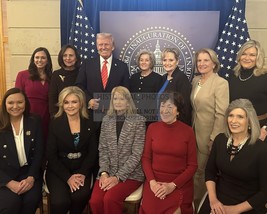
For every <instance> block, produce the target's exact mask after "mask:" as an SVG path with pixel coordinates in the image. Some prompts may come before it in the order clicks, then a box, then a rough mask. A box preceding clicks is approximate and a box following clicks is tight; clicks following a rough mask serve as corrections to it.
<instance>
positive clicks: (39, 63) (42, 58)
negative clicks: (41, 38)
mask: <svg viewBox="0 0 267 214" xmlns="http://www.w3.org/2000/svg"><path fill="white" fill-rule="evenodd" d="M34 64H35V66H36V67H37V69H44V68H45V66H46V64H47V56H46V53H45V52H44V51H39V52H36V54H35V55H34Z"/></svg>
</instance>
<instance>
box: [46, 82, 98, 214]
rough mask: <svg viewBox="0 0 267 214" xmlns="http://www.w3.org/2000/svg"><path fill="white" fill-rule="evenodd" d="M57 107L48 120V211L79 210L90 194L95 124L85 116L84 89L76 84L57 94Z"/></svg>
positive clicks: (77, 212)
mask: <svg viewBox="0 0 267 214" xmlns="http://www.w3.org/2000/svg"><path fill="white" fill-rule="evenodd" d="M58 106H59V110H58V112H57V114H56V115H55V117H54V119H53V120H52V121H51V123H50V129H49V136H48V144H47V160H48V165H47V172H46V182H47V186H48V190H49V192H50V197H51V206H50V212H51V214H61V213H67V212H68V211H69V212H70V214H80V213H82V211H83V209H84V207H85V206H86V204H87V203H88V200H89V197H90V191H91V190H90V184H91V175H92V167H93V165H94V163H95V159H96V155H97V142H96V135H95V130H94V125H93V122H92V120H91V119H88V114H87V108H86V98H85V94H84V92H83V91H82V90H81V89H80V88H78V87H76V86H69V87H66V88H64V89H63V90H62V91H61V92H60V94H59V101H58Z"/></svg>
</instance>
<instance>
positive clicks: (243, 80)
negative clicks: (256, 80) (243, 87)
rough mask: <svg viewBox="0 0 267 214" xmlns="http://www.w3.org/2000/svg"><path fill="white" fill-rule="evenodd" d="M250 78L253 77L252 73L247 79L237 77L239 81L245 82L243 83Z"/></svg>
mask: <svg viewBox="0 0 267 214" xmlns="http://www.w3.org/2000/svg"><path fill="white" fill-rule="evenodd" d="M252 76H253V72H252V74H251V75H250V76H249V77H247V78H245V79H242V78H241V75H240V74H239V75H238V77H239V79H240V81H242V82H245V81H247V80H249V79H250V78H251V77H252Z"/></svg>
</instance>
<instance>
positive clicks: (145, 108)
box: [130, 50, 163, 122]
mask: <svg viewBox="0 0 267 214" xmlns="http://www.w3.org/2000/svg"><path fill="white" fill-rule="evenodd" d="M136 63H137V66H138V68H139V69H140V72H138V73H135V74H133V75H132V76H131V79H130V92H131V93H132V95H133V97H134V102H135V105H136V108H137V111H138V113H140V114H141V115H143V116H145V117H146V119H147V120H146V121H147V122H153V121H156V120H157V105H156V104H157V103H156V99H155V97H156V96H155V95H156V94H157V93H158V92H159V90H160V88H161V86H162V84H163V78H162V76H161V75H160V74H158V73H156V72H154V71H153V68H154V65H155V56H154V54H153V53H152V52H150V51H147V50H143V51H141V52H140V53H139V54H138V56H137V60H136Z"/></svg>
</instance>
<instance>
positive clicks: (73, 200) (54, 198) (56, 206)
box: [46, 171, 91, 214]
mask: <svg viewBox="0 0 267 214" xmlns="http://www.w3.org/2000/svg"><path fill="white" fill-rule="evenodd" d="M46 183H47V187H48V190H49V192H50V213H51V214H65V213H67V212H68V211H70V214H81V213H82V211H83V210H84V208H85V206H86V205H87V203H88V200H89V197H90V195H91V189H90V184H91V177H86V178H85V181H84V186H83V187H80V189H79V190H76V191H75V192H73V193H72V192H71V191H70V187H69V185H68V184H67V182H64V181H63V180H62V179H61V178H59V177H58V176H57V175H55V174H54V173H53V172H51V171H47V174H46Z"/></svg>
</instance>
